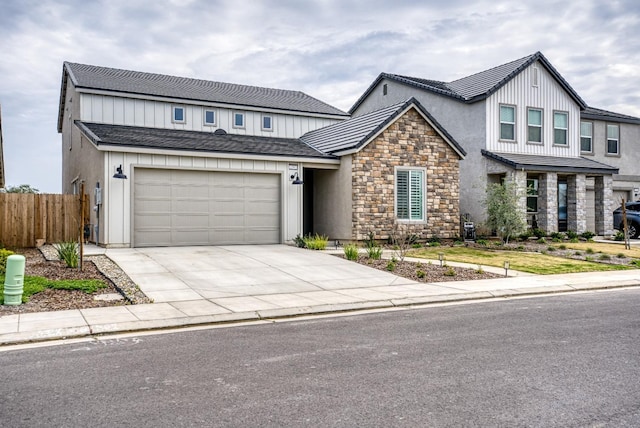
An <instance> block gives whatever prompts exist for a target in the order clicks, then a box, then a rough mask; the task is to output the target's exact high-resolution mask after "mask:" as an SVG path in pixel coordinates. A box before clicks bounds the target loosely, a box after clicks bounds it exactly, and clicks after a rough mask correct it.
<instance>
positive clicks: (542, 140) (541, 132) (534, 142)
mask: <svg viewBox="0 0 640 428" xmlns="http://www.w3.org/2000/svg"><path fill="white" fill-rule="evenodd" d="M532 110H536V111H539V112H540V125H532V124H531V123H529V112H530V111H532ZM530 126H532V127H535V128H540V141H530V140H529V127H530ZM527 144H544V109H542V108H539V107H527Z"/></svg>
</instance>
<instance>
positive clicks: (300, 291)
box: [0, 248, 640, 344]
mask: <svg viewBox="0 0 640 428" xmlns="http://www.w3.org/2000/svg"><path fill="white" fill-rule="evenodd" d="M240 250H241V251H253V250H250V249H247V248H244V249H240ZM240 250H238V251H240ZM110 251H112V250H108V251H107V254H109V252H110ZM171 251H172V252H174V253H175V251H176V249H172V250H171ZM202 251H205V250H202ZM215 251H219V250H218V249H215ZM167 253H168V252H167ZM118 254H119V256H117V257H113V258H114V259H115V260H116V262H117V263H118V264H120V263H126V259H127V258H128V259H129V262H130V263H134V264H136V263H138V264H137V265H136V266H137V269H138V271H139V273H138V275H139V276H138V278H137V280H136V279H134V281H136V282H138V281H140V280H141V281H142V282H144V281H147V282H146V283H147V284H150V285H151V286H152V287H156V288H158V289H159V290H158V292H159V293H160V292H162V291H163V289H164V291H170V293H169V294H156V297H158V298H161V299H162V298H165V299H166V301H159V300H158V299H156V300H155V301H156V303H153V304H144V305H130V306H114V307H105V308H91V309H80V310H68V311H56V312H42V313H27V314H15V315H5V316H2V317H0V344H12V343H22V342H33V341H43V340H52V339H63V338H73V337H82V336H89V335H98V334H105V333H116V332H127V331H142V330H150V329H162V328H175V327H184V326H194V325H204V324H214V323H224V322H232V321H256V320H264V319H274V318H280V317H291V316H299V315H306V314H321V313H331V312H343V311H356V310H364V309H375V308H393V307H402V306H407V307H410V306H418V305H425V304H430V303H441V302H455V301H464V300H474V299H487V298H496V297H510V296H522V295H535V294H548V293H559V292H569V291H577V290H593V289H606V288H615V287H628V286H637V285H640V270H628V271H612V272H588V273H578V274H563V275H546V276H537V275H526V274H521V273H520V275H518V276H512V277H507V278H498V279H486V280H476V281H452V282H441V283H428V284H425V283H417V282H414V281H410V280H406V279H404V278H399V277H396V276H394V275H391V274H388V273H386V272H381V273H382V274H384V275H381V276H376V274H375V273H374V272H370V271H371V270H373V269H370V268H367V267H364V266H362V268H363V269H365V270H363V271H360V270H359V269H360V267H359V266H361V265H357V264H354V263H351V262H347V261H345V260H343V259H340V258H337V257H333V256H329V255H326V257H327V258H328V259H326V263H328V265H326V266H323V267H322V270H323V271H327V272H328V274H330V275H331V274H335V272H336V270H337V271H338V272H341V274H340V275H335V277H336V280H334V281H325V282H323V283H321V284H320V285H321V286H322V288H318V287H319V286H318V285H314V284H313V283H312V282H313V281H312V280H311V282H304V281H302V282H299V283H298V284H297V285H296V283H295V280H294V279H292V277H291V275H292V274H293V273H296V272H297V274H301V273H300V272H298V268H296V267H290V270H289V272H288V273H287V272H285V271H283V270H281V269H284V270H286V266H284V267H283V266H280V267H279V268H278V269H277V270H275V271H272V270H274V268H273V267H271V268H270V269H271V270H268V269H266V268H264V266H261V265H256V267H255V271H254V272H250V273H247V275H245V276H243V277H238V278H239V279H238V281H242V280H243V278H244V279H245V280H246V281H249V280H250V279H251V278H253V279H255V278H256V277H257V276H263V277H264V275H273V276H271V277H270V278H272V279H273V280H274V281H275V282H273V283H269V281H267V283H266V284H264V285H265V287H266V288H262V287H252V285H251V284H250V283H249V284H245V285H243V286H242V287H244V288H242V289H241V290H239V288H238V287H239V286H240V285H239V284H238V283H237V282H236V283H235V284H232V285H228V284H227V285H228V286H229V287H230V288H229V292H233V293H235V294H233V295H224V294H222V295H221V294H220V290H221V288H220V287H225V284H222V285H219V287H218V288H217V289H212V288H210V287H209V286H208V285H206V283H203V282H202V281H200V282H198V281H196V286H197V287H200V288H195V289H194V288H191V287H186V288H184V287H183V288H182V289H180V288H175V287H176V286H178V287H182V285H181V284H183V283H182V282H181V284H173V285H172V284H166V283H163V282H162V278H165V279H166V277H163V276H162V275H160V276H158V272H155V271H154V270H157V269H158V267H157V263H156V264H154V263H153V261H152V260H147V263H146V264H139V262H140V260H139V258H138V257H139V256H136V255H135V251H134V250H131V251H129V250H119V252H118ZM154 254H155V255H154V257H157V258H162V257H164V255H163V254H165V253H164V252H163V251H162V250H160V249H159V250H158V251H155V252H154ZM144 255H145V256H146V257H148V256H149V253H148V252H146V253H144ZM207 256H210V254H209V255H207ZM228 257H230V258H228V259H227V260H228V263H231V261H232V260H234V257H235V256H234V254H229V255H228ZM264 257H265V255H264V254H261V255H260V257H259V259H260V260H261V261H262V262H264V263H267V264H269V260H267V261H266V262H265V259H264ZM275 257H276V255H274V259H273V260H275ZM118 258H119V259H120V260H118ZM333 259H335V260H333ZM273 260H271V261H273ZM317 260H318V259H317V258H316V259H314V262H315V263H317ZM320 260H322V261H323V263H325V261H324V260H325V259H324V258H322V259H320ZM336 260H339V261H340V262H339V263H337V262H336ZM193 263H199V261H198V260H193ZM334 263H336V264H334ZM342 263H349V264H350V265H351V266H350V267H349V268H354V269H358V270H357V272H360V273H361V274H363V275H364V276H365V277H366V276H367V275H371V276H369V277H368V279H365V280H356V279H353V280H351V281H349V280H348V276H349V275H350V274H351V273H349V272H350V271H345V270H344V269H346V268H345V267H344V266H343V265H342ZM449 264H453V263H449ZM285 265H286V263H285ZM126 270H127V269H125V271H126ZM317 270H318V266H314V265H310V267H308V268H307V271H308V272H306V274H307V276H306V277H307V278H313V277H314V276H313V273H314V271H317ZM501 271H502V272H504V271H503V270H501ZM292 272H293V273H292ZM378 272H380V271H378ZM233 273H234V274H236V275H237V272H235V271H234V272H233ZM511 273H512V274H518V273H516V272H511ZM131 275H132V276H133V277H135V276H136V274H135V273H133V274H131ZM154 275H155V276H154ZM207 275H209V276H211V275H214V277H215V275H216V273H215V272H207ZM309 275H310V276H309ZM345 275H346V276H345ZM145 278H146V279H145ZM185 278H188V276H185ZM247 278H248V279H247ZM154 279H155V280H154ZM279 281H282V287H284V288H282V287H280V286H278V285H279ZM367 281H370V283H369V284H367V283H366V282H367ZM376 281H377V282H376ZM154 284H155V285H154ZM198 284H199V285H198ZM172 287H173V288H172ZM141 288H142V287H141ZM172 290H173V291H172ZM176 290H182V291H184V292H185V294H178V295H177V294H176V293H175V291H176ZM287 290H288V291H287ZM143 291H145V290H144V288H143ZM145 293H148V294H151V291H145ZM191 293H195V294H191ZM172 296H173V299H172ZM180 296H182V297H180ZM189 296H191V298H189ZM175 297H178V298H177V299H175ZM161 299H160V300H161Z"/></svg>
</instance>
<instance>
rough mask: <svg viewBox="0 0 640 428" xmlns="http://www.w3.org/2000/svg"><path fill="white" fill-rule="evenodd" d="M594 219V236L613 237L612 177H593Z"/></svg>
mask: <svg viewBox="0 0 640 428" xmlns="http://www.w3.org/2000/svg"><path fill="white" fill-rule="evenodd" d="M594 190H595V210H596V212H595V219H596V230H595V231H594V232H595V234H596V235H602V236H611V235H613V215H611V211H613V177H612V176H611V175H605V176H602V177H595V181H594Z"/></svg>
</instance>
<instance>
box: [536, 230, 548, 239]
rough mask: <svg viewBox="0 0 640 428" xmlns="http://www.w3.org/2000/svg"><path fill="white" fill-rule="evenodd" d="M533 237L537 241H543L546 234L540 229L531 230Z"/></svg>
mask: <svg viewBox="0 0 640 428" xmlns="http://www.w3.org/2000/svg"><path fill="white" fill-rule="evenodd" d="M533 236H535V237H536V238H537V239H543V238H544V237H545V236H547V232H545V231H544V230H542V229H533Z"/></svg>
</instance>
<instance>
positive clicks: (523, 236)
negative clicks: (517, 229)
mask: <svg viewBox="0 0 640 428" xmlns="http://www.w3.org/2000/svg"><path fill="white" fill-rule="evenodd" d="M532 236H533V232H531V229H527V231H526V232H524V233H521V234H520V236H518V239H519V240H521V241H527V240H528V239H529V238H531V237H532Z"/></svg>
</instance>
